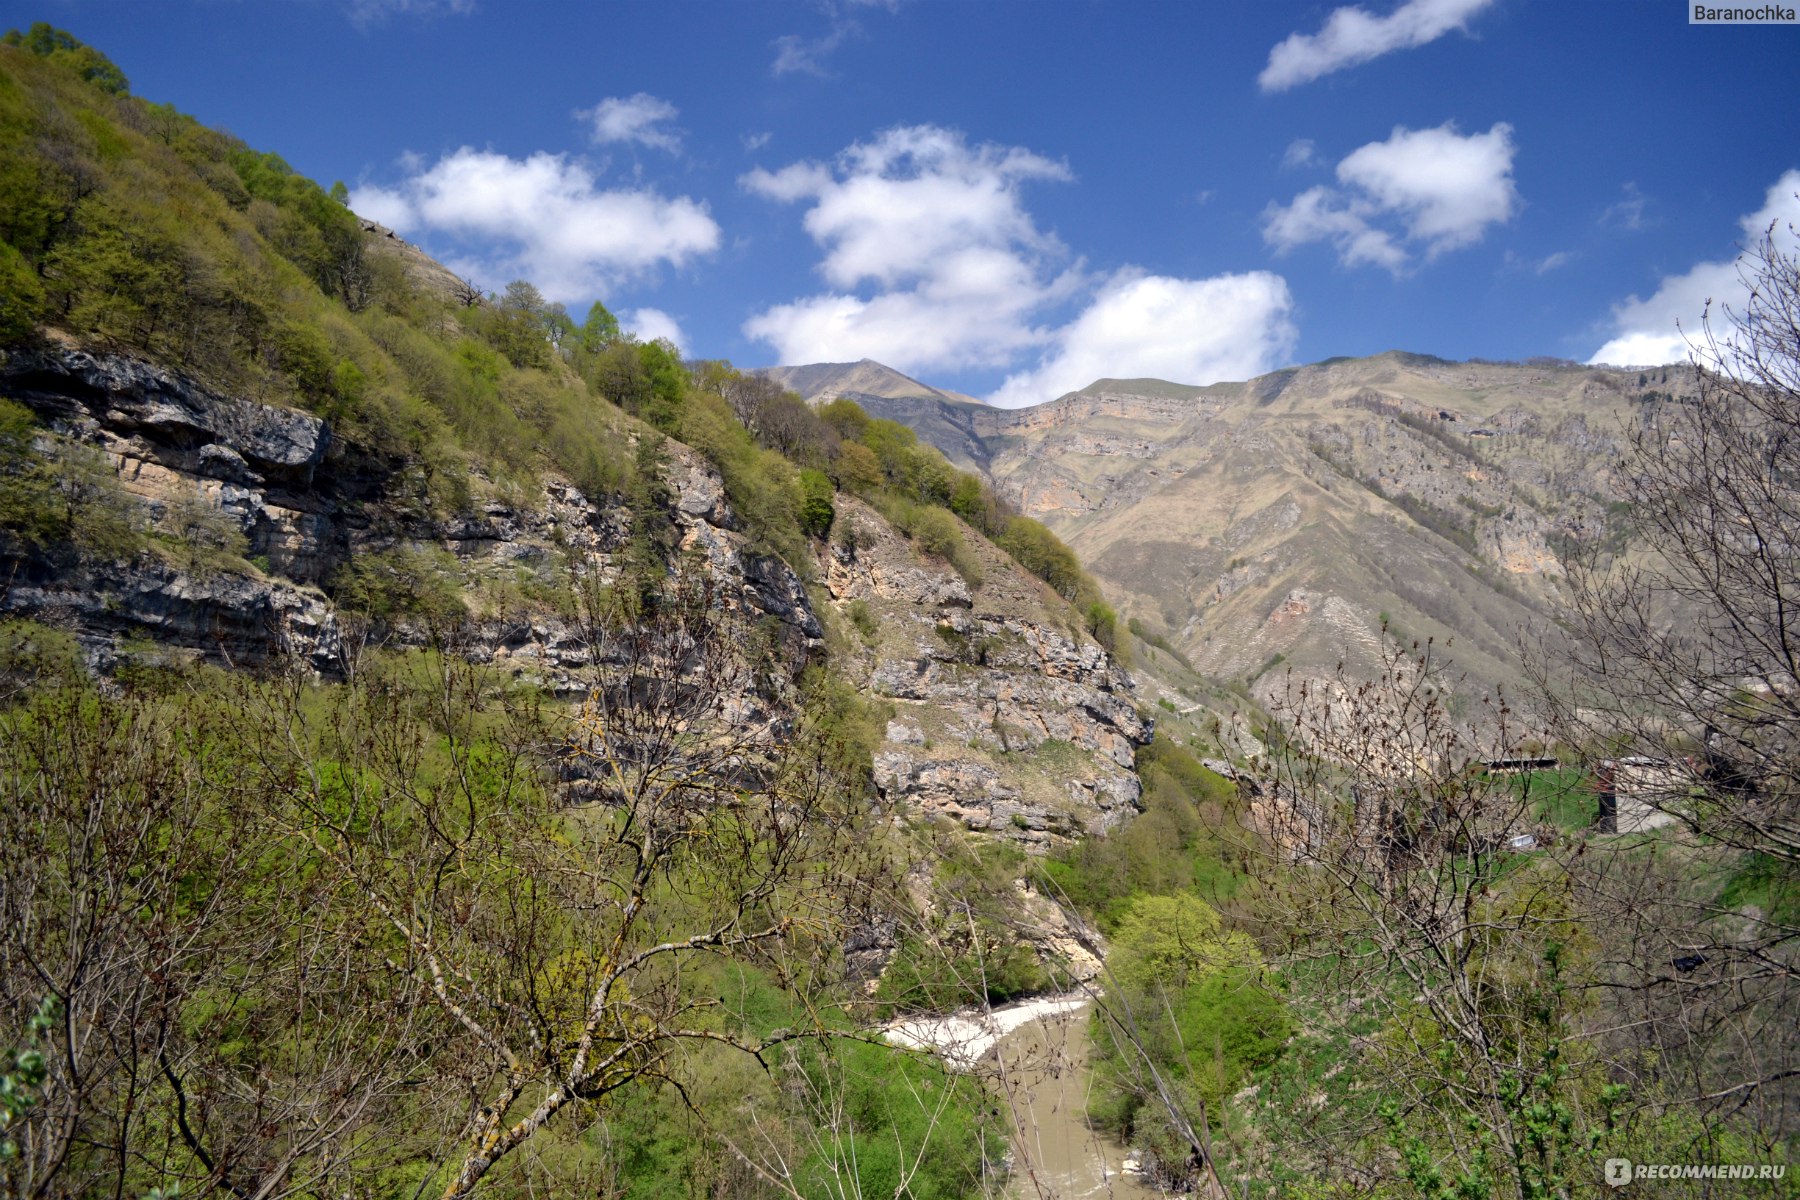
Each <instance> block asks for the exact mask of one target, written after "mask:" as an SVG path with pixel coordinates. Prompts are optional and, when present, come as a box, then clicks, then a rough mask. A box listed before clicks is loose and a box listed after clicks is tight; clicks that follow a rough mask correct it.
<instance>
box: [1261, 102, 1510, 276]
mask: <svg viewBox="0 0 1800 1200" xmlns="http://www.w3.org/2000/svg"><path fill="white" fill-rule="evenodd" d="M1514 152H1515V147H1514V145H1513V140H1512V126H1510V125H1507V124H1505V123H1504V122H1502V123H1500V124H1497V125H1495V126H1494V127H1493V128H1492V129H1490V130H1488V131H1487V132H1486V133H1472V134H1469V135H1467V136H1464V135H1462V134H1459V133H1457V132H1456V126H1455V125H1454V124H1453V123H1446V124H1443V125H1440V126H1438V127H1437V128H1435V129H1406V128H1402V127H1396V128H1395V129H1394V132H1393V135H1392V136H1391V137H1389V138H1388V139H1387V140H1386V141H1385V142H1371V143H1369V144H1368V145H1366V146H1363V147H1361V148H1360V149H1357V150H1355V151H1353V152H1351V154H1350V155H1349V156H1348V157H1346V158H1345V159H1344V160H1343V161H1342V162H1340V163H1338V165H1337V178H1338V183H1339V185H1340V186H1337V187H1326V186H1320V187H1314V188H1308V189H1307V190H1306V191H1304V192H1302V193H1300V194H1299V195H1298V196H1296V197H1294V199H1293V200H1292V201H1291V202H1289V203H1288V204H1286V205H1278V204H1271V205H1270V206H1269V207H1268V209H1266V210H1265V211H1264V213H1263V237H1264V239H1265V240H1266V241H1267V242H1268V243H1269V244H1270V245H1271V246H1273V247H1275V248H1276V250H1278V251H1283V252H1285V251H1288V250H1292V249H1294V248H1295V247H1297V246H1301V245H1305V244H1306V243H1308V242H1318V241H1323V242H1330V243H1332V244H1333V245H1334V246H1336V248H1337V251H1338V257H1339V259H1340V260H1341V261H1342V262H1343V263H1344V265H1345V266H1358V265H1362V264H1373V265H1375V266H1380V267H1385V268H1387V269H1388V270H1390V271H1393V272H1395V273H1396V274H1397V273H1399V272H1400V271H1401V270H1402V269H1404V268H1405V267H1406V265H1407V264H1408V263H1409V262H1410V261H1411V257H1412V255H1413V254H1414V253H1415V252H1422V253H1423V254H1424V255H1425V257H1426V258H1428V259H1429V258H1435V257H1436V256H1437V255H1439V254H1442V253H1444V252H1446V251H1449V250H1455V249H1458V248H1460V247H1463V246H1467V245H1470V244H1472V243H1474V242H1477V241H1480V240H1481V237H1482V235H1483V234H1484V233H1486V232H1487V228H1488V226H1490V225H1495V224H1499V223H1501V222H1504V221H1507V220H1509V219H1511V217H1512V215H1513V213H1514V211H1516V209H1517V208H1518V204H1519V194H1518V191H1517V189H1515V188H1514V186H1513V180H1512V163H1513V154H1514Z"/></svg>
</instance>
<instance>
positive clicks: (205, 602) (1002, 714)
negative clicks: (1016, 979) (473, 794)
mask: <svg viewBox="0 0 1800 1200" xmlns="http://www.w3.org/2000/svg"><path fill="white" fill-rule="evenodd" d="M0 395H4V396H6V397H9V398H12V399H15V400H18V401H20V402H22V403H24V404H26V405H27V406H28V407H30V408H32V409H33V410H34V411H35V412H36V413H37V414H38V416H39V417H40V419H41V420H43V421H44V422H45V424H46V425H47V426H48V427H49V428H50V429H51V430H52V431H53V432H54V433H56V434H58V435H60V436H61V437H62V438H65V439H68V440H69V441H72V442H77V443H81V444H85V445H86V446H89V447H92V448H93V449H95V450H98V451H99V452H100V454H102V455H103V456H104V462H105V463H106V464H107V465H108V466H109V467H110V468H111V471H112V473H113V474H115V475H116V477H117V480H118V483H119V485H120V486H121V487H122V488H123V490H124V492H125V493H126V494H127V496H128V497H129V498H130V501H131V503H132V504H133V505H134V507H135V509H136V519H137V520H138V521H139V522H140V523H141V525H142V526H144V527H145V528H147V529H149V530H151V531H152V532H157V531H161V532H162V533H164V534H165V535H167V536H166V537H165V539H164V541H162V542H160V543H158V542H152V543H151V546H150V548H149V549H145V550H142V551H140V552H138V553H136V554H133V555H131V556H128V557H126V558H124V559H122V560H119V561H111V560H107V559H104V558H99V557H93V556H80V555H74V554H71V553H69V552H67V550H66V548H65V549H62V550H58V549H56V548H52V549H51V550H49V551H45V552H25V551H23V550H21V549H20V548H19V547H14V548H13V549H12V550H11V551H6V550H4V549H3V548H0V558H3V559H5V560H6V561H3V562H0V579H6V580H8V581H9V582H8V584H7V585H6V586H4V587H0V614H7V615H15V616H28V617H32V618H34V619H38V620H43V621H46V622H49V623H53V624H56V625H59V626H63V627H65V628H69V629H71V630H73V631H74V632H75V633H76V634H77V636H78V637H79V638H80V640H81V642H82V644H83V646H84V647H85V649H86V651H87V653H88V656H89V658H90V660H91V661H92V662H93V663H94V665H95V666H96V667H97V668H99V669H101V670H109V669H111V668H113V667H114V666H115V665H116V664H117V663H118V661H119V660H120V658H121V655H122V654H126V653H129V652H130V649H131V647H133V646H134V645H141V644H142V643H144V642H146V641H148V642H149V643H152V644H154V646H155V647H157V649H158V652H159V653H162V654H185V655H192V656H197V657H204V658H207V659H210V660H213V661H216V662H221V663H229V664H234V665H238V666H263V665H273V664H283V665H296V664H297V665H300V666H302V667H304V668H306V669H308V670H311V671H312V672H314V673H316V674H318V675H319V676H321V677H326V678H332V677H338V676H341V675H342V674H344V673H345V671H346V670H347V669H349V667H350V665H351V664H352V662H353V658H354V655H355V654H357V653H358V652H360V650H361V648H362V646H363V643H364V639H365V637H366V635H367V633H368V628H369V624H368V622H367V621H366V620H365V619H364V618H362V617H360V616H358V615H357V614H354V613H351V612H347V611H344V610H343V609H341V608H340V607H339V606H338V605H337V604H336V603H334V601H333V599H332V595H331V593H330V591H328V588H330V586H331V584H332V582H333V579H334V576H335V573H336V572H338V571H339V570H340V569H341V568H342V567H343V566H344V564H346V563H350V562H355V561H359V560H364V559H367V558H368V557H369V556H373V555H382V554H390V553H394V552H396V551H406V552H413V553H418V552H425V553H430V554H433V555H435V556H436V557H435V559H434V560H433V561H434V562H436V563H437V564H439V565H440V568H441V570H442V571H444V572H445V573H446V574H447V580H448V582H450V583H451V584H452V585H453V586H454V588H455V589H456V594H457V595H458V596H460V602H461V604H462V605H463V608H464V609H465V610H466V611H463V612H460V613H459V614H458V619H457V620H456V622H455V625H456V629H455V634H454V637H455V643H456V645H457V647H458V649H459V651H460V652H461V653H463V654H465V655H467V656H468V657H470V658H472V659H474V660H476V661H481V662H487V663H492V664H494V665H496V666H498V667H501V668H503V669H505V670H507V671H509V672H511V673H513V674H515V675H517V676H518V677H520V678H523V679H526V680H529V681H531V682H533V683H535V684H537V685H539V686H543V687H545V688H547V689H549V690H550V691H552V692H554V693H556V694H558V695H561V696H565V697H575V696H579V695H582V694H584V693H585V691H586V690H587V687H588V686H589V684H590V682H591V680H592V678H593V668H594V667H595V665H596V664H595V662H594V657H593V656H594V653H595V652H594V649H593V647H592V643H591V641H590V639H589V638H588V637H587V636H586V635H585V633H584V630H583V626H582V623H581V622H580V621H579V620H578V619H576V617H575V616H574V615H573V614H572V613H571V612H570V611H568V608H567V606H559V605H557V604H556V603H554V602H551V601H546V600H545V599H544V593H545V592H546V591H548V590H550V589H551V586H552V581H553V580H554V579H556V578H558V577H559V573H565V572H569V571H574V572H578V573H591V574H593V575H595V576H597V578H598V580H599V581H601V582H606V581H610V580H611V579H612V578H614V577H616V574H617V571H618V569H619V563H620V560H621V557H622V552H623V551H624V549H625V548H626V546H627V544H628V543H629V541H630V538H631V535H632V521H633V517H632V514H631V513H630V511H629V510H627V509H626V508H625V507H623V506H622V505H620V504H617V503H611V502H605V501H601V502H596V501H595V500H593V499H591V498H589V497H587V496H584V495H582V494H581V492H580V491H579V490H577V489H576V488H574V487H572V486H570V485H568V484H567V483H565V482H562V481H559V480H550V481H548V482H546V483H545V484H543V485H542V486H541V487H540V488H539V489H538V490H537V491H536V493H535V494H532V495H530V496H525V497H511V498H507V499H501V498H498V497H500V496H501V495H502V493H501V492H500V491H499V490H498V489H494V488H491V487H478V488H476V489H474V491H475V494H477V495H488V496H490V498H489V499H487V500H485V501H477V502H475V503H474V504H473V505H472V506H471V511H468V512H464V513H461V514H458V515H455V516H439V515H433V514H430V513H428V512H424V511H421V510H420V508H419V506H418V505H417V504H416V503H415V502H413V501H412V500H410V499H409V494H410V492H409V486H408V483H407V479H406V477H405V474H404V472H403V471H401V470H400V469H399V467H398V465H397V464H385V463H380V462H375V461H371V460H370V459H369V458H368V457H367V456H366V455H361V454H359V453H358V452H357V450H356V448H355V447H354V446H351V445H349V444H348V443H346V442H344V441H343V440H342V439H338V438H334V436H333V433H332V430H331V428H330V427H329V425H328V424H327V423H325V422H323V421H321V420H319V419H318V418H317V417H313V416H310V415H308V414H305V413H299V412H293V411H290V410H285V409H278V408H272V407H269V406H266V405H261V404H257V403H255V402H252V401H247V400H243V399H238V398H233V397H228V396H221V395H217V394H214V393H211V392H209V391H207V390H206V389H205V388H203V387H200V386H198V385H196V384H194V383H193V382H192V381H190V380H186V379H183V378H181V377H179V376H175V375H172V374H170V373H168V372H164V371H161V370H158V369H156V368H154V367H151V366H149V365H147V364H144V363H142V362H138V361H135V360H131V359H126V358H120V357H111V356H103V355H99V356H97V355H93V354H89V353H85V352H81V351H76V350H46V351H37V352H31V353H25V354H15V355H13V356H12V357H11V358H9V359H7V360H6V361H5V362H4V363H0ZM663 477H664V483H665V485H666V489H667V498H668V503H667V516H668V518H669V520H670V522H671V524H672V526H673V529H674V532H675V537H676V539H677V542H678V546H679V548H680V549H681V550H683V551H686V552H689V553H692V554H695V555H698V556H700V557H703V558H704V559H705V560H706V562H707V563H708V564H709V566H710V568H711V574H712V578H713V580H714V583H715V586H716V587H717V588H718V591H719V596H720V602H721V604H722V605H724V606H725V607H726V608H728V609H732V610H736V611H739V612H741V613H743V614H744V615H746V616H747V617H749V618H750V619H752V620H754V621H755V622H756V623H757V625H758V627H759V628H760V629H762V630H764V631H767V632H769V634H770V637H771V641H772V643H773V646H772V649H773V651H774V654H775V658H776V660H777V661H778V662H779V663H780V664H782V665H783V666H784V667H785V670H786V673H787V675H788V677H789V678H793V677H794V676H797V675H798V673H799V671H800V670H801V669H802V668H803V667H804V666H805V665H806V664H807V663H809V662H813V661H818V660H819V659H820V657H821V656H822V655H823V653H824V648H825V642H824V629H823V628H822V626H821V624H820V621H819V619H818V616H817V614H816V613H815V611H814V607H813V605H814V600H813V599H812V598H811V597H809V595H808V590H807V587H806V585H805V583H804V582H803V581H802V580H801V579H800V578H799V577H798V576H797V575H796V574H795V573H794V572H793V571H792V570H790V569H789V567H788V566H787V564H785V563H783V562H781V561H780V560H779V559H775V558H771V557H768V556H762V555H758V554H755V553H752V552H751V551H750V549H749V545H748V540H747V538H746V536H745V534H744V532H743V531H742V529H741V527H740V523H739V521H738V519H737V517H736V515H735V514H734V513H733V512H732V509H731V506H730V503H729V501H728V499H727V497H726V495H725V490H724V487H723V485H722V483H721V480H720V478H719V476H718V474H717V473H716V471H715V470H714V469H713V468H712V467H711V465H710V464H708V463H707V462H706V461H705V460H704V459H702V458H701V457H700V456H699V455H697V454H695V453H693V452H692V451H690V450H688V449H687V448H685V447H682V446H680V445H678V444H676V443H668V444H667V445H666V446H665V451H664V465H663ZM477 482H478V483H480V482H482V481H477ZM839 502H840V504H841V505H842V509H841V516H840V519H839V522H838V529H839V534H838V537H837V538H836V540H835V541H834V542H833V543H832V545H831V546H830V547H828V548H826V549H824V550H823V551H822V552H821V553H820V555H819V558H818V562H817V564H816V569H817V575H818V577H819V580H820V581H821V582H822V583H823V585H824V590H823V593H820V592H817V591H815V593H814V594H815V595H821V594H825V595H829V597H830V600H831V602H832V603H834V604H835V605H836V606H837V607H838V608H839V609H841V610H848V609H849V607H850V606H851V605H853V604H860V605H861V606H862V611H861V612H859V613H858V614H857V622H858V623H859V624H860V625H861V626H862V627H863V628H866V629H867V630H869V631H870V633H869V636H867V637H866V638H862V639H860V640H859V641H858V644H857V645H855V646H854V647H853V648H852V650H851V652H850V653H849V654H848V655H847V656H844V661H842V662H840V663H838V664H837V667H838V669H841V670H845V671H847V672H849V674H850V675H851V677H852V679H853V680H854V681H855V682H856V683H857V684H858V685H859V686H862V687H864V688H866V689H868V690H869V691H871V692H872V693H873V694H875V695H876V696H880V697H885V698H886V699H888V700H889V701H890V702H891V704H892V706H893V710H894V711H893V719H892V720H891V721H890V722H889V723H888V726H887V738H886V741H885V743H884V744H883V746H882V748H881V751H880V753H879V754H878V755H877V758H876V777H877V784H878V786H879V787H880V789H881V791H882V793H883V795H884V797H885V799H886V800H887V801H888V802H889V803H890V804H891V805H892V806H893V807H894V808H895V809H896V810H897V811H907V812H914V813H919V814H922V815H924V816H926V817H928V818H930V817H946V818H949V819H952V820H954V821H956V822H957V823H958V824H960V825H962V826H964V827H966V828H968V829H971V830H978V831H983V832H987V833H993V834H997V835H1000V836H1004V837H1008V838H1012V839H1015V840H1017V841H1020V842H1022V843H1025V844H1027V845H1032V846H1038V847H1042V846H1046V845H1048V844H1050V843H1051V842H1052V841H1054V840H1056V839H1057V838H1060V837H1068V836H1073V835H1075V834H1078V833H1080V832H1081V831H1083V830H1089V831H1097V830H1102V829H1107V828H1110V827H1112V826H1115V825H1117V824H1118V823H1119V822H1121V821H1123V820H1125V819H1126V818H1127V817H1128V816H1129V815H1130V814H1131V813H1132V812H1134V811H1135V808H1134V803H1135V801H1136V799H1137V796H1138V783H1137V778H1136V776H1135V774H1134V773H1133V769H1132V764H1133V755H1134V752H1135V749H1136V746H1137V745H1139V744H1141V743H1142V742H1144V741H1146V740H1147V739H1148V735H1149V730H1148V727H1147V725H1146V724H1145V722H1144V721H1142V720H1141V719H1140V718H1139V716H1138V713H1137V709H1136V707H1135V704H1134V702H1133V699H1132V695H1131V683H1130V680H1129V678H1128V677H1127V676H1126V675H1125V674H1124V673H1123V672H1121V671H1120V670H1119V669H1118V668H1117V667H1116V666H1115V665H1114V664H1113V663H1112V662H1111V660H1110V659H1109V658H1108V657H1107V655H1106V654H1105V652H1104V651H1103V650H1102V649H1101V648H1100V647H1099V646H1098V645H1097V644H1095V643H1094V642H1093V641H1092V639H1090V638H1088V637H1087V635H1086V634H1085V633H1084V632H1083V631H1082V630H1081V629H1080V627H1079V625H1078V624H1076V623H1075V622H1074V620H1073V617H1072V614H1070V613H1069V612H1068V610H1067V607H1066V606H1064V605H1062V603H1061V602H1060V601H1059V600H1057V599H1056V598H1055V597H1054V596H1051V595H1049V594H1048V593H1047V592H1046V591H1045V589H1043V587H1042V585H1040V584H1039V583H1038V582H1037V581H1036V580H1033V579H1031V578H1030V577H1029V576H1027V575H1025V574H1024V573H1023V572H1022V571H1020V570H1019V569H1018V567H1017V566H1016V565H1015V564H1013V563H1012V562H1011V560H1009V559H1007V558H1006V557H1005V556H1004V555H1001V554H1000V553H999V552H998V551H995V550H994V549H993V548H992V547H991V546H988V545H986V544H985V543H979V544H975V543H978V542H979V539H976V538H974V537H973V535H970V541H971V543H972V544H971V547H970V550H971V554H972V555H973V557H974V560H976V561H978V565H979V569H980V571H981V574H982V582H981V583H980V584H979V585H978V586H973V587H972V586H970V584H969V583H968V582H966V581H965V580H964V579H963V578H962V577H960V576H959V575H958V574H957V573H956V571H955V570H953V569H952V568H951V567H950V566H949V565H948V564H947V563H944V562H942V561H941V560H935V559H930V558H928V557H923V556H921V555H920V554H918V553H917V552H915V551H914V549H913V547H912V545H911V543H910V542H909V541H908V540H907V539H906V538H905V537H904V536H903V535H902V534H901V533H899V532H898V531H897V530H896V529H895V528H894V527H893V526H892V525H890V524H889V523H888V522H887V521H886V520H885V519H884V518H883V517H882V516H881V515H880V514H879V513H877V512H876V511H874V510H873V509H871V508H869V507H868V506H866V505H863V504H861V503H858V502H856V501H854V500H849V499H847V498H842V497H840V501H839ZM196 505H198V506H199V507H201V508H202V509H204V510H205V511H206V512H209V513H211V514H214V519H215V520H223V521H224V522H225V523H227V524H228V525H229V526H231V527H232V528H233V529H234V530H235V531H236V532H238V533H240V534H241V535H242V538H243V543H242V548H243V554H242V555H241V556H232V557H229V558H228V560H227V561H222V562H214V563H210V564H208V565H206V566H205V567H204V568H202V567H200V566H197V565H195V564H194V563H192V562H183V561H180V559H179V556H178V555H171V554H169V553H164V552H163V551H165V550H169V549H171V544H170V543H171V541H173V540H174V539H176V538H178V537H179V534H178V533H173V532H172V531H173V529H174V525H173V522H175V521H176V519H177V517H178V516H179V514H180V513H182V512H186V511H191V510H192V509H193V508H194V507H195V506H196ZM176 548H177V549H178V547H176ZM383 632H384V636H386V637H387V638H389V639H390V640H391V641H395V642H398V643H400V644H407V643H409V642H411V643H420V642H423V641H424V640H425V638H426V630H425V628H424V627H423V626H422V625H419V624H416V623H409V622H408V621H406V620H398V621H395V622H393V623H392V626H391V628H388V629H386V630H384V631H383ZM732 707H733V709H734V710H735V711H736V712H737V713H739V714H741V716H742V718H743V719H745V720H752V721H767V720H772V719H775V718H776V717H777V716H778V714H777V713H775V712H773V711H771V710H770V707H769V701H768V700H767V698H766V697H761V696H753V695H745V696H743V697H737V698H734V699H733V701H732Z"/></svg>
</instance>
